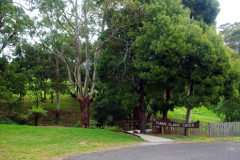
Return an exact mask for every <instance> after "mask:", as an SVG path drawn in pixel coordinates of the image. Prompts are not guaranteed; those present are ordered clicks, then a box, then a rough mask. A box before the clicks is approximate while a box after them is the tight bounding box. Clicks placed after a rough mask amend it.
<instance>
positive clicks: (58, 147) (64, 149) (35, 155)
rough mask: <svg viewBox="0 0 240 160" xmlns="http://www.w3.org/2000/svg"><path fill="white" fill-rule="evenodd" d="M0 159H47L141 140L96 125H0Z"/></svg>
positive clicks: (121, 145) (116, 146)
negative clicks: (97, 127) (84, 127)
mask: <svg viewBox="0 0 240 160" xmlns="http://www.w3.org/2000/svg"><path fill="white" fill-rule="evenodd" d="M0 135H1V136H0V159H6V160H8V159H49V158H53V157H59V156H64V155H65V156H66V155H74V154H83V153H88V152H94V151H98V150H107V149H112V148H118V147H123V146H124V145H127V144H130V143H131V144H132V143H136V142H141V141H142V139H139V138H137V137H133V136H130V135H126V134H122V133H115V132H111V131H106V130H100V129H81V128H43V127H34V126H20V125H0Z"/></svg>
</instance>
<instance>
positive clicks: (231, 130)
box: [207, 122, 240, 137]
mask: <svg viewBox="0 0 240 160" xmlns="http://www.w3.org/2000/svg"><path fill="white" fill-rule="evenodd" d="M207 135H208V136H211V137H236V136H240V122H223V123H209V124H208V131H207Z"/></svg>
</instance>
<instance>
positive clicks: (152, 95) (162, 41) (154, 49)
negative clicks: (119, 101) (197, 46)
mask: <svg viewBox="0 0 240 160" xmlns="http://www.w3.org/2000/svg"><path fill="white" fill-rule="evenodd" d="M145 14H146V16H145V17H144V20H143V26H142V27H141V34H140V35H139V36H137V38H136V41H135V42H134V49H135V53H136V57H137V58H136V61H135V63H134V65H135V66H136V68H137V69H138V70H139V72H138V75H139V76H140V77H141V78H142V79H144V81H145V82H146V88H147V90H146V91H147V97H148V99H149V101H150V102H151V103H152V105H153V107H154V108H153V109H154V110H155V111H159V110H160V111H161V112H162V113H163V119H167V112H168V110H172V109H173V107H174V103H173V100H172V99H173V97H174V95H175V94H174V92H175V91H176V88H177V86H178V84H179V79H178V78H177V76H178V73H179V69H180V66H181V59H182V57H184V55H185V54H186V50H187V48H189V47H190V46H188V45H187V44H186V42H187V38H188V37H187V36H188V35H189V33H188V29H189V28H188V26H189V25H190V24H191V20H190V18H189V12H188V11H187V10H185V9H184V8H183V6H182V5H181V2H180V1H153V3H150V4H149V5H148V6H147V7H146V13H145Z"/></svg>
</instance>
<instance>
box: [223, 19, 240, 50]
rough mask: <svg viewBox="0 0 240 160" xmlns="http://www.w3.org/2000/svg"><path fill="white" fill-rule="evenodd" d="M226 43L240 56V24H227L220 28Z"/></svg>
mask: <svg viewBox="0 0 240 160" xmlns="http://www.w3.org/2000/svg"><path fill="white" fill-rule="evenodd" d="M219 28H220V29H221V32H220V33H221V34H222V35H223V38H224V42H225V43H226V44H227V45H228V46H229V47H230V48H231V49H233V50H234V51H236V52H237V53H238V54H240V22H235V23H233V24H230V23H226V24H223V25H221V26H220V27H219Z"/></svg>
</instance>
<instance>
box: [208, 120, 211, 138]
mask: <svg viewBox="0 0 240 160" xmlns="http://www.w3.org/2000/svg"><path fill="white" fill-rule="evenodd" d="M208 136H211V127H210V123H208Z"/></svg>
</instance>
